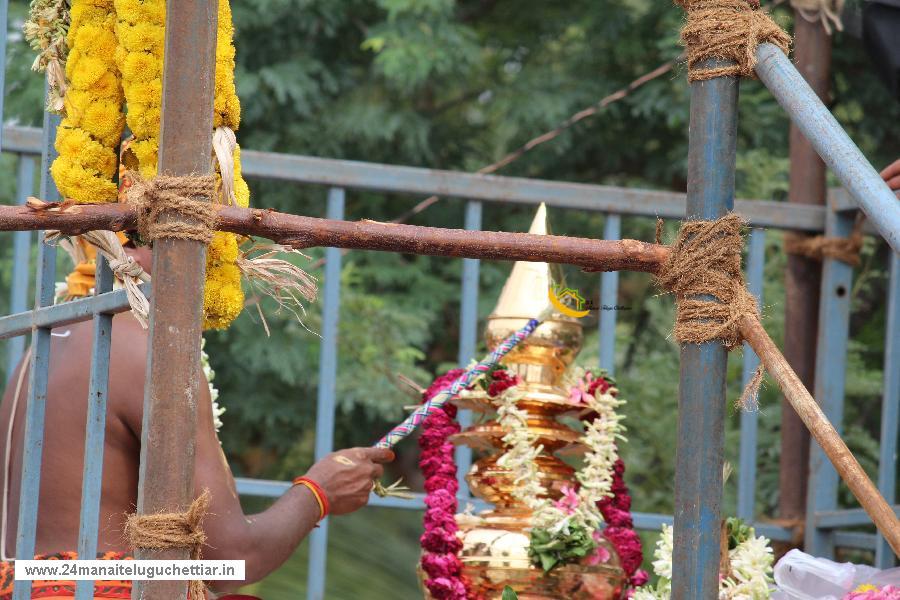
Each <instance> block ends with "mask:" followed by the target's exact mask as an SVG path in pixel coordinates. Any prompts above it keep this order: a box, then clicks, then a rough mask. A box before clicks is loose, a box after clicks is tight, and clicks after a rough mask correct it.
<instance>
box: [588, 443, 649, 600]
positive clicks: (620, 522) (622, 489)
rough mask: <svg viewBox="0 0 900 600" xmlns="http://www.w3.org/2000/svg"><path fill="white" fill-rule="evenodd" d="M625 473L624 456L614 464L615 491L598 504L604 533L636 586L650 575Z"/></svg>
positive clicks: (629, 583)
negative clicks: (634, 519) (635, 527)
mask: <svg viewBox="0 0 900 600" xmlns="http://www.w3.org/2000/svg"><path fill="white" fill-rule="evenodd" d="M624 473H625V463H624V462H622V459H621V458H620V459H618V460H617V461H616V463H615V465H614V466H613V482H612V486H611V490H610V491H612V493H613V495H612V496H611V497H606V498H603V499H602V500H599V501H598V502H597V508H599V509H600V513H601V514H602V515H603V520H604V521H606V529H604V530H603V537H605V538H606V539H607V540H609V542H610V543H611V544H612V545H613V547H614V548H615V549H616V553H617V554H618V555H619V560H620V561H621V563H622V569H623V570H624V571H625V575H626V576H627V577H628V585H629V586H631V587H632V588H636V587H640V586H642V585H644V584H645V583H647V580H648V576H647V572H646V571H644V570H640V569H639V568H640V566H641V563H642V562H643V561H644V553H643V549H642V547H641V538H640V537H639V536H638V534H637V532H636V531H635V530H634V521H633V520H632V519H631V495H630V494H629V493H628V486H627V485H626V484H625V479H624V478H623V474H624ZM629 597H630V592H629Z"/></svg>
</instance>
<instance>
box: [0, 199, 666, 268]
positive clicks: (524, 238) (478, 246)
mask: <svg viewBox="0 0 900 600" xmlns="http://www.w3.org/2000/svg"><path fill="white" fill-rule="evenodd" d="M217 209H218V211H219V213H218V225H217V227H218V228H219V229H220V230H221V231H230V232H232V233H239V234H242V235H254V236H260V237H265V238H267V239H270V240H273V241H275V242H278V243H282V244H285V245H289V246H292V247H294V248H311V247H316V246H324V247H331V248H354V249H359V250H382V251H385V252H406V253H410V254H426V255H430V256H454V257H458V258H481V259H490V260H527V261H533V262H555V263H562V264H570V265H575V266H579V267H582V268H583V269H585V270H587V271H643V272H646V273H656V271H657V270H658V268H659V266H660V265H661V264H662V263H664V262H665V261H666V259H668V257H669V248H668V247H667V246H662V245H659V244H650V243H647V242H641V241H638V240H593V239H588V238H572V237H565V236H558V235H532V234H528V233H507V232H502V231H501V232H498V231H469V230H466V229H445V228H440V227H420V226H417V225H397V224H394V223H379V222H376V221H355V222H351V221H338V220H333V219H319V218H315V217H303V216H298V215H289V214H285V213H279V212H275V211H273V210H259V209H249V208H239V207H235V206H221V205H219V206H217ZM136 224H137V221H136V213H135V210H134V209H133V208H131V207H129V206H127V205H122V204H106V205H90V206H87V205H85V206H75V207H71V208H70V209H68V210H67V211H66V212H58V211H51V210H34V209H29V208H27V207H22V206H0V231H14V230H29V229H47V230H50V229H55V230H59V231H62V232H63V233H65V234H66V235H78V234H81V233H84V232H85V231H91V230H94V229H106V230H109V231H123V230H126V229H132V228H134V227H135V226H136Z"/></svg>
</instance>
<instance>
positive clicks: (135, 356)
mask: <svg viewBox="0 0 900 600" xmlns="http://www.w3.org/2000/svg"><path fill="white" fill-rule="evenodd" d="M146 346H147V333H146V331H144V330H142V329H140V326H139V325H138V324H137V322H135V321H133V320H131V319H130V318H129V317H128V316H120V317H118V318H117V320H116V326H115V327H114V328H113V351H114V361H116V370H117V373H118V375H117V376H116V377H115V378H114V379H115V381H114V382H113V383H114V384H115V385H113V387H112V388H111V394H110V399H111V401H112V405H111V406H113V407H114V408H113V409H114V410H115V411H116V412H117V413H118V415H119V416H120V418H121V419H122V421H123V422H124V424H125V426H126V427H127V428H128V430H130V432H131V434H133V435H134V436H135V440H134V442H135V445H134V450H135V453H137V452H139V450H140V439H141V427H142V420H143V389H144V383H145V381H144V380H145V377H146V365H147V363H146V360H147V353H146ZM239 425H240V424H239V423H235V426H239ZM337 457H340V458H341V460H340V461H338V460H335V458H337ZM393 459H394V454H393V452H391V451H390V450H381V449H374V448H351V449H349V450H342V451H340V452H336V453H334V454H331V455H329V456H327V457H325V458H324V459H323V460H321V461H319V462H318V463H316V464H315V465H313V466H312V468H311V469H310V470H309V472H308V473H306V475H307V477H309V478H310V479H312V480H313V481H315V482H316V483H318V484H319V486H320V487H321V488H322V489H323V490H324V492H325V495H326V496H327V497H328V501H329V504H330V509H331V513H330V514H332V515H341V514H346V513H350V512H353V511H355V510H357V509H359V508H361V507H363V506H365V504H366V503H367V502H368V499H369V493H370V492H371V490H372V482H373V481H374V480H375V479H376V478H380V477H381V475H382V473H383V470H384V467H383V466H382V464H383V463H386V462H389V461H391V460H393ZM298 475H300V473H298ZM135 476H136V474H135ZM135 478H136V477H135ZM204 489H208V490H209V492H210V496H211V499H210V507H209V511H208V513H207V516H206V519H205V520H204V522H203V529H204V531H205V532H206V535H207V545H206V546H205V547H204V548H203V556H204V557H205V558H209V559H233V560H241V559H243V560H245V561H246V581H245V582H236V581H222V582H219V583H218V584H216V585H215V587H216V588H218V589H220V590H221V591H227V590H228V589H230V588H234V587H237V586H239V585H243V584H244V583H251V582H253V581H258V580H259V579H262V578H263V577H265V576H266V575H268V574H269V573H271V572H272V571H273V570H275V569H276V568H278V567H279V566H280V565H281V564H283V563H284V561H285V560H287V559H288V557H290V555H291V553H292V552H293V551H294V549H295V548H296V547H297V545H299V544H300V542H301V541H302V540H303V538H305V537H306V536H307V535H308V534H309V532H310V531H311V530H312V528H313V527H315V525H316V523H317V521H318V520H319V506H318V504H317V502H316V500H315V498H314V497H313V495H312V492H310V491H309V490H308V489H307V488H306V487H304V486H297V487H294V488H291V489H290V490H288V491H287V492H286V493H285V494H284V495H283V496H282V497H281V498H279V499H278V500H277V501H276V502H275V503H274V504H273V505H272V506H271V507H270V508H269V509H268V510H266V511H264V512H262V513H259V514H257V515H244V512H243V510H242V509H241V505H240V501H239V499H238V495H237V491H236V488H235V483H234V477H233V476H232V474H231V469H230V468H229V467H228V463H227V461H226V460H225V455H224V453H223V452H222V447H221V445H220V444H219V440H218V438H217V437H216V432H215V427H214V425H213V416H212V401H211V399H210V396H209V385H208V384H207V382H206V379H205V378H203V379H202V380H201V381H200V398H199V401H198V406H197V436H196V453H195V471H194V490H195V497H196V496H199V495H200V494H201V493H202V492H203V490H204Z"/></svg>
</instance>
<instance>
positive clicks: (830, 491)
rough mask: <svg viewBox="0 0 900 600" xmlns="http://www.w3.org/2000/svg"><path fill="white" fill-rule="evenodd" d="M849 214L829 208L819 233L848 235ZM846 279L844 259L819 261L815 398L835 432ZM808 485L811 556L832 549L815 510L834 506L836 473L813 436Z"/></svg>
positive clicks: (839, 417) (849, 274) (846, 318)
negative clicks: (819, 526)
mask: <svg viewBox="0 0 900 600" xmlns="http://www.w3.org/2000/svg"><path fill="white" fill-rule="evenodd" d="M854 220H855V218H854V215H852V214H850V213H832V214H830V215H829V218H828V220H827V222H826V230H825V235H827V236H829V237H847V236H849V235H850V233H851V231H852V230H853V223H854ZM852 282H853V268H852V267H851V266H850V265H848V264H847V263H844V262H841V261H839V260H835V259H825V260H824V261H823V263H822V291H821V295H820V304H819V335H818V343H817V347H818V350H817V356H816V383H815V398H816V400H817V401H818V402H819V404H820V406H821V408H822V412H824V413H825V416H827V417H828V419H829V420H830V421H831V423H832V425H834V428H835V430H837V432H838V433H839V434H840V433H841V430H842V428H843V427H842V423H843V416H844V379H845V376H846V362H847V338H848V335H849V329H850V289H851V284H852ZM808 486H809V488H808V493H807V505H806V534H805V538H806V539H805V549H806V551H807V552H809V553H810V554H812V555H814V556H824V557H826V558H830V557H832V556H833V555H834V536H833V535H832V532H830V531H826V530H820V529H818V528H817V526H816V522H815V514H816V513H818V512H821V511H827V510H836V509H837V500H838V498H837V493H838V474H837V471H835V469H834V467H833V466H832V465H831V462H830V461H829V459H828V457H827V456H826V455H825V453H824V452H823V451H822V448H821V447H820V446H819V445H818V443H816V442H815V441H813V442H811V443H810V451H809V484H808Z"/></svg>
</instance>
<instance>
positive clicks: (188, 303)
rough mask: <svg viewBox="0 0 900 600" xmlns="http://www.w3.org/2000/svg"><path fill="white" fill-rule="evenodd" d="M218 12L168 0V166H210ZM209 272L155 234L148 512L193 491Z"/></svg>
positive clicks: (174, 587)
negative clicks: (201, 349)
mask: <svg viewBox="0 0 900 600" xmlns="http://www.w3.org/2000/svg"><path fill="white" fill-rule="evenodd" d="M217 14H218V13H217V2H215V1H213V0H169V1H168V2H167V11H166V49H165V68H164V72H163V102H162V125H161V130H160V143H159V172H160V173H165V174H169V175H190V174H198V173H199V174H204V173H209V172H210V156H211V155H212V130H213V88H214V73H215V47H216V24H217ZM162 218H164V219H176V218H181V217H177V216H174V215H173V216H167V215H163V216H162ZM205 275H206V246H204V245H203V244H202V243H200V242H196V241H191V240H174V239H162V240H157V241H156V242H155V243H154V245H153V301H152V304H151V310H150V351H149V359H148V365H147V381H146V384H145V388H144V389H145V395H144V418H143V428H142V433H141V468H140V483H139V492H138V506H137V510H138V513H139V514H142V515H146V514H154V513H158V512H173V511H174V512H180V511H183V510H185V509H186V508H187V507H188V506H189V505H190V503H191V501H192V499H193V487H194V442H195V434H196V431H195V429H196V421H197V402H198V400H199V397H200V381H201V377H202V374H201V368H200V335H201V333H202V309H203V286H204V281H205ZM135 557H136V558H138V559H154V560H161V559H181V560H185V559H188V558H189V550H188V549H187V548H181V549H174V550H140V549H139V550H138V551H137V552H136V556H135ZM186 596H187V582H185V581H136V582H135V586H134V589H133V591H132V598H133V599H135V600H137V599H140V600H173V599H176V598H182V599H183V598H185V597H186ZM193 600H197V599H193Z"/></svg>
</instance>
